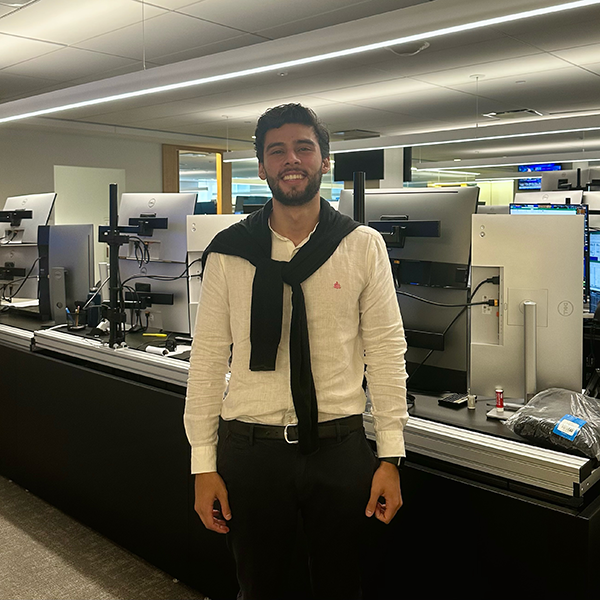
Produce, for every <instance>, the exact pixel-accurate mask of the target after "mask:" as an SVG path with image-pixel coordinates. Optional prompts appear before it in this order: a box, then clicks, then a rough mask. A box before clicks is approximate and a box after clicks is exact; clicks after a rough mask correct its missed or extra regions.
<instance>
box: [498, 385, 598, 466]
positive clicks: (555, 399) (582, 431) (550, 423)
mask: <svg viewBox="0 0 600 600" xmlns="http://www.w3.org/2000/svg"><path fill="white" fill-rule="evenodd" d="M505 425H506V426H507V427H508V428H509V429H510V430H511V431H513V432H514V433H516V434H518V435H520V436H522V437H524V438H526V439H528V440H531V441H533V442H535V443H537V444H539V445H542V446H546V447H550V448H553V449H555V450H565V451H567V452H570V453H573V454H579V455H583V456H587V457H589V458H596V459H597V460H600V401H599V400H598V399H596V398H590V397H589V396H586V395H584V394H579V393H577V392H572V391H570V390H564V389H560V388H550V389H548V390H544V391H543V392H540V393H539V394H536V395H535V396H534V397H533V398H532V399H531V400H530V401H529V403H528V404H527V405H525V406H524V407H523V408H521V409H519V410H518V411H517V412H516V413H515V414H514V415H512V416H511V417H510V418H509V419H507V420H506V421H505Z"/></svg>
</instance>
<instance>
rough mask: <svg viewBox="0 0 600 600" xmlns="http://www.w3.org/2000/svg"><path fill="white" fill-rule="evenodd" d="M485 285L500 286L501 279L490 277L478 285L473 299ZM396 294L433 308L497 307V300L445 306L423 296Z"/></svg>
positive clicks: (398, 291) (406, 293)
mask: <svg viewBox="0 0 600 600" xmlns="http://www.w3.org/2000/svg"><path fill="white" fill-rule="evenodd" d="M485 283H494V284H496V285H498V284H499V283H500V278H499V277H488V278H487V279H484V280H483V281H481V282H479V284H477V287H476V288H475V289H474V290H473V292H472V293H471V294H470V295H469V297H470V298H472V297H473V296H474V295H475V294H476V293H477V292H478V291H479V288H481V286H482V285H484V284H485ZM396 294H397V295H399V296H406V297H407V298H412V299H413V300H418V301H419V302H424V303H425V304H431V305H433V306H440V307H442V308H463V307H465V308H467V307H469V306H485V305H487V306H497V304H496V301H495V300H483V301H481V302H467V303H466V304H444V303H443V302H434V301H433V300H428V299H427V298H422V297H421V296H416V295H415V294H409V293H408V292H402V291H400V290H396Z"/></svg>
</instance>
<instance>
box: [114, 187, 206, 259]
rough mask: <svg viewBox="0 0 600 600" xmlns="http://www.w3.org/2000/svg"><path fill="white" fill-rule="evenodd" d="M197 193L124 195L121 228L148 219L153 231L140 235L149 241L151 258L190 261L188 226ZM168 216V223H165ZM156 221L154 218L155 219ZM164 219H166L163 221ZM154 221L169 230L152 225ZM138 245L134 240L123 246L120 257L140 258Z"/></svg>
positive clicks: (120, 216) (120, 215) (120, 212)
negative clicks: (187, 258) (187, 221)
mask: <svg viewBox="0 0 600 600" xmlns="http://www.w3.org/2000/svg"><path fill="white" fill-rule="evenodd" d="M196 197H197V194H196V193H195V192H189V193H187V192H186V193H173V194H129V193H126V194H123V195H122V196H121V203H120V205H119V223H118V224H119V227H129V226H130V225H135V224H136V223H138V222H139V220H140V219H147V220H148V222H149V231H148V233H146V234H143V235H139V237H140V238H141V239H142V240H144V242H146V244H147V245H148V249H149V254H150V260H152V261H161V262H178V263H185V261H186V253H187V250H186V240H185V227H186V217H187V215H193V214H194V207H195V205H196ZM164 219H166V220H167V222H166V223H165V222H164ZM152 220H154V221H152ZM160 220H162V222H159V221H160ZM153 222H154V223H155V224H156V225H158V226H159V227H162V226H163V225H165V224H166V229H163V228H155V229H153V228H152V224H153ZM138 256H139V253H137V254H136V246H135V244H134V243H133V241H131V242H130V243H129V244H128V245H123V246H121V247H120V248H119V258H127V259H132V260H136V258H137V257H138Z"/></svg>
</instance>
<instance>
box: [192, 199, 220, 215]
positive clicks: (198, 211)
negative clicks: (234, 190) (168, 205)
mask: <svg viewBox="0 0 600 600" xmlns="http://www.w3.org/2000/svg"><path fill="white" fill-rule="evenodd" d="M194 214H195V215H216V214H217V203H216V202H213V201H212V200H209V201H208V202H196V204H195V206H194Z"/></svg>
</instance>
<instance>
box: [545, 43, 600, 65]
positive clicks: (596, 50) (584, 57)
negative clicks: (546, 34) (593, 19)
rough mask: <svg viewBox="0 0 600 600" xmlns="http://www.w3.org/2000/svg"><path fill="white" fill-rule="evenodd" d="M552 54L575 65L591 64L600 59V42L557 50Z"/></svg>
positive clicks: (596, 62)
mask: <svg viewBox="0 0 600 600" xmlns="http://www.w3.org/2000/svg"><path fill="white" fill-rule="evenodd" d="M552 54H554V56H558V57H559V58H562V59H563V60H565V61H568V62H569V63H571V64H574V65H581V66H585V67H587V66H589V65H594V64H596V65H597V64H598V61H599V60H600V44H588V45H586V46H578V47H577V48H568V49H565V50H556V51H554V52H553V53H552Z"/></svg>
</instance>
